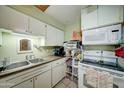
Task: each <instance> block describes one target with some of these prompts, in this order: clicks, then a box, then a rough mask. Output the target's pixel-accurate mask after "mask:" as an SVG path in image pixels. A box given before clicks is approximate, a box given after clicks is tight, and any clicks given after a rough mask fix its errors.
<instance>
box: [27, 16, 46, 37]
mask: <svg viewBox="0 0 124 93" xmlns="http://www.w3.org/2000/svg"><path fill="white" fill-rule="evenodd" d="M29 31H30V32H31V33H32V34H33V35H36V36H42V35H43V36H45V24H44V23H43V22H41V21H39V20H36V19H34V18H32V17H30V18H29Z"/></svg>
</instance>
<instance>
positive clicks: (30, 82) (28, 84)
mask: <svg viewBox="0 0 124 93" xmlns="http://www.w3.org/2000/svg"><path fill="white" fill-rule="evenodd" d="M13 88H33V79H30V80H27V81H24V82H22V83H20V84H18V85H16V86H14V87H13Z"/></svg>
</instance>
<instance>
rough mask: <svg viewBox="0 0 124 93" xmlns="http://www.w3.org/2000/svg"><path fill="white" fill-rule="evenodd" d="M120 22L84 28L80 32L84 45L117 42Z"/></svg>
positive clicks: (119, 34)
mask: <svg viewBox="0 0 124 93" xmlns="http://www.w3.org/2000/svg"><path fill="white" fill-rule="evenodd" d="M121 30H122V27H121V24H117V25H112V26H107V27H101V28H97V29H91V30H86V31H83V32H82V35H83V36H82V44H84V45H106V44H107V45H109V44H119V42H120V40H121Z"/></svg>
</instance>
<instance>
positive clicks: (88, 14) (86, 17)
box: [81, 6, 98, 30]
mask: <svg viewBox="0 0 124 93" xmlns="http://www.w3.org/2000/svg"><path fill="white" fill-rule="evenodd" d="M97 10H98V9H97V6H90V7H88V8H85V9H83V10H82V14H81V25H82V30H84V29H89V28H94V27H96V26H97Z"/></svg>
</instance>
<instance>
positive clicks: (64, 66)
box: [61, 62, 66, 78]
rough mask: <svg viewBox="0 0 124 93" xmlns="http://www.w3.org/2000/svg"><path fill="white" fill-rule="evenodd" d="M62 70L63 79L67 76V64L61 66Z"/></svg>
mask: <svg viewBox="0 0 124 93" xmlns="http://www.w3.org/2000/svg"><path fill="white" fill-rule="evenodd" d="M61 67H62V68H61V69H62V78H64V77H65V76H66V64H65V62H64V63H62V66H61Z"/></svg>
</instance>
